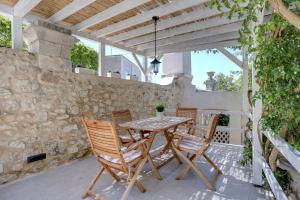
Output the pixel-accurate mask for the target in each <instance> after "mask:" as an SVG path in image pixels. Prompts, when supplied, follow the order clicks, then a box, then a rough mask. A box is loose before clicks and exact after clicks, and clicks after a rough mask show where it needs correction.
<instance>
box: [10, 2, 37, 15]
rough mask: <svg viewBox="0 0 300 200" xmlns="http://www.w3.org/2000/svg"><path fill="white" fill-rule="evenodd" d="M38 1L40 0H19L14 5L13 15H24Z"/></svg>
mask: <svg viewBox="0 0 300 200" xmlns="http://www.w3.org/2000/svg"><path fill="white" fill-rule="evenodd" d="M40 2H41V0H19V1H18V2H17V3H16V5H15V6H14V16H17V17H24V16H25V15H26V14H27V13H29V12H30V11H31V10H32V9H33V8H34V7H35V6H37V5H38V4H39V3H40Z"/></svg>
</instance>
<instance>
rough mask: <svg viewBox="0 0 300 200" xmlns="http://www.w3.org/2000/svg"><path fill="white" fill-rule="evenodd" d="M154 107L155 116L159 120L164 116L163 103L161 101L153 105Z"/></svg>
mask: <svg viewBox="0 0 300 200" xmlns="http://www.w3.org/2000/svg"><path fill="white" fill-rule="evenodd" d="M155 109H156V117H157V118H159V120H162V118H163V116H164V111H165V105H164V104H162V103H159V104H157V105H156V107H155Z"/></svg>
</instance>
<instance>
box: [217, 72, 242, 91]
mask: <svg viewBox="0 0 300 200" xmlns="http://www.w3.org/2000/svg"><path fill="white" fill-rule="evenodd" d="M215 79H216V81H217V90H218V91H240V90H241V89H242V83H243V80H242V72H241V71H230V75H225V74H223V73H218V74H217V75H216V77H215Z"/></svg>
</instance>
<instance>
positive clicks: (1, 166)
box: [0, 163, 4, 174]
mask: <svg viewBox="0 0 300 200" xmlns="http://www.w3.org/2000/svg"><path fill="white" fill-rule="evenodd" d="M3 172H4V167H3V164H2V163H0V174H2V173H3Z"/></svg>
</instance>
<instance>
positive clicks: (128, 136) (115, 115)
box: [112, 110, 149, 145]
mask: <svg viewBox="0 0 300 200" xmlns="http://www.w3.org/2000/svg"><path fill="white" fill-rule="evenodd" d="M112 121H113V123H114V126H115V127H116V129H117V132H118V135H119V137H120V139H121V141H122V143H123V144H129V145H130V144H131V143H134V142H136V141H139V140H141V139H144V138H145V137H148V136H149V134H146V133H145V134H144V133H142V134H141V135H142V138H141V135H140V134H139V133H136V132H135V131H134V130H124V129H121V128H119V124H121V123H125V122H130V121H132V116H131V113H130V110H120V111H113V112H112Z"/></svg>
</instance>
